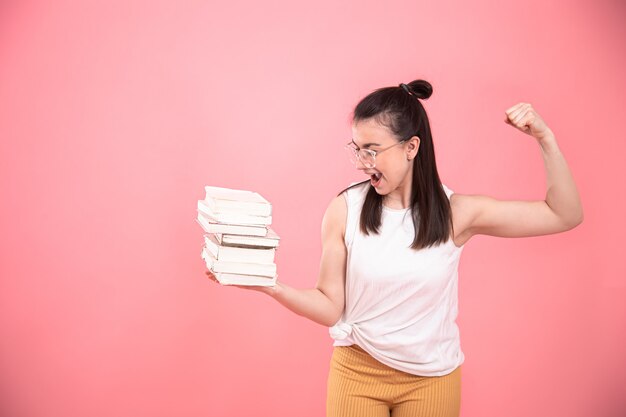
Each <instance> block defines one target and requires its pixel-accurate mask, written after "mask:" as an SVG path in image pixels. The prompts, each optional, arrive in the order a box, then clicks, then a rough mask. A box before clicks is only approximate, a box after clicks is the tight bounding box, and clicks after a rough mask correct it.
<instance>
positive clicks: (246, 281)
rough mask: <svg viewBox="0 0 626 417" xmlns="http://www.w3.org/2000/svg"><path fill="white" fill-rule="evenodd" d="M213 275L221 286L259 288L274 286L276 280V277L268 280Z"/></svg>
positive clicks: (259, 277)
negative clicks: (251, 286) (250, 286)
mask: <svg viewBox="0 0 626 417" xmlns="http://www.w3.org/2000/svg"><path fill="white" fill-rule="evenodd" d="M213 275H215V278H217V280H218V281H219V283H220V284H222V285H255V286H261V287H273V286H275V285H276V280H277V278H278V275H275V276H274V277H271V278H269V277H261V276H255V275H240V274H227V273H224V272H213Z"/></svg>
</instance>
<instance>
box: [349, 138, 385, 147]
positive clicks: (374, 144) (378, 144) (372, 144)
mask: <svg viewBox="0 0 626 417" xmlns="http://www.w3.org/2000/svg"><path fill="white" fill-rule="evenodd" d="M352 143H354V145H355V146H356V147H357V148H358V147H359V145H357V144H356V142H355V141H354V139H352ZM370 146H382V145H381V144H380V143H373V142H370V143H366V144H364V145H363V147H364V148H369V147H370Z"/></svg>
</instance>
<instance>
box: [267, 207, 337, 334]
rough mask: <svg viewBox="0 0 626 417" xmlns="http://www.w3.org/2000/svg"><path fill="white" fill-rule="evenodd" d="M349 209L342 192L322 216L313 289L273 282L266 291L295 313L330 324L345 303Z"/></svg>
mask: <svg viewBox="0 0 626 417" xmlns="http://www.w3.org/2000/svg"><path fill="white" fill-rule="evenodd" d="M347 215H348V208H347V204H346V200H345V198H344V197H343V195H339V196H337V197H335V198H334V199H333V200H332V201H331V202H330V204H329V205H328V208H327V209H326V212H325V213H324V218H323V219H322V257H321V260H320V270H319V277H318V280H317V284H316V286H315V288H311V289H296V288H293V287H290V286H288V285H285V284H283V283H281V282H278V281H277V282H276V285H275V286H274V287H273V288H271V289H270V288H268V291H267V294H269V295H271V296H272V297H273V298H274V299H275V300H276V301H278V302H279V303H281V304H282V305H284V306H285V307H287V308H288V309H289V310H291V311H293V312H294V313H296V314H298V315H300V316H303V317H306V318H308V319H311V320H313V321H314V322H316V323H319V324H322V325H324V326H327V327H331V326H333V325H335V323H337V321H339V319H340V318H341V314H342V313H343V309H344V305H345V298H344V297H345V295H344V294H345V282H346V259H347V250H346V245H345V243H344V233H345V224H346V218H347Z"/></svg>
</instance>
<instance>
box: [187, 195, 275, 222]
mask: <svg viewBox="0 0 626 417" xmlns="http://www.w3.org/2000/svg"><path fill="white" fill-rule="evenodd" d="M198 211H200V212H201V213H202V214H204V215H206V216H207V217H208V218H209V219H210V220H212V221H214V222H216V223H226V224H241V225H252V226H268V225H270V224H272V216H254V215H250V214H246V213H233V212H222V213H214V212H213V210H211V207H209V205H208V204H206V201H205V200H198Z"/></svg>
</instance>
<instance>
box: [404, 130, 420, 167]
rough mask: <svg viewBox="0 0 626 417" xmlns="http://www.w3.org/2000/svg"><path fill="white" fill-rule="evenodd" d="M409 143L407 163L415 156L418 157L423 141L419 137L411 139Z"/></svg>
mask: <svg viewBox="0 0 626 417" xmlns="http://www.w3.org/2000/svg"><path fill="white" fill-rule="evenodd" d="M408 143H409V146H408V149H407V152H408V153H407V156H406V159H407V161H410V160H411V159H413V158H415V156H416V155H417V152H418V151H419V147H420V143H421V141H420V138H419V136H413V137H411V139H409V141H408Z"/></svg>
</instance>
